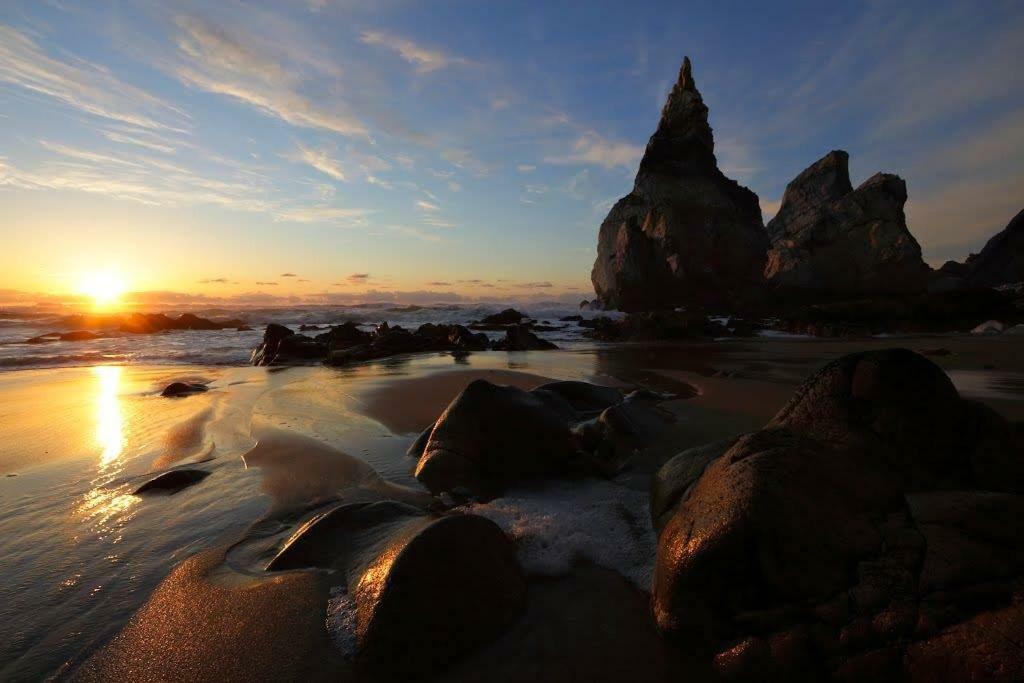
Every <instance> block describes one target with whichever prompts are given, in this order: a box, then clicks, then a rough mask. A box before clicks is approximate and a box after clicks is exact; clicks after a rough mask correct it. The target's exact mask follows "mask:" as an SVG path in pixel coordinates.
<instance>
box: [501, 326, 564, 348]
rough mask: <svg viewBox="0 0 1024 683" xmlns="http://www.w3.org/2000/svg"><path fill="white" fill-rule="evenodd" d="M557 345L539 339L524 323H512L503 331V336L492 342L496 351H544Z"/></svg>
mask: <svg viewBox="0 0 1024 683" xmlns="http://www.w3.org/2000/svg"><path fill="white" fill-rule="evenodd" d="M557 348H558V346H557V345H556V344H554V343H553V342H549V341H547V340H546V339H541V338H540V337H538V336H537V335H535V334H534V333H533V332H531V331H530V328H528V327H527V326H525V325H514V326H512V327H509V328H508V329H507V330H506V331H505V338H504V339H502V340H501V341H498V342H495V343H494V349H495V350H496V351H546V350H549V349H557Z"/></svg>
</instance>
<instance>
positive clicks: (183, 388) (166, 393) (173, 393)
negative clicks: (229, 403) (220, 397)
mask: <svg viewBox="0 0 1024 683" xmlns="http://www.w3.org/2000/svg"><path fill="white" fill-rule="evenodd" d="M208 390H209V387H207V386H206V385H205V384H200V383H199V382H171V383H170V384H168V385H167V386H166V387H164V390H163V391H161V392H160V395H161V396H163V397H164V398H176V397H179V396H190V395H192V394H201V393H203V392H204V391H208Z"/></svg>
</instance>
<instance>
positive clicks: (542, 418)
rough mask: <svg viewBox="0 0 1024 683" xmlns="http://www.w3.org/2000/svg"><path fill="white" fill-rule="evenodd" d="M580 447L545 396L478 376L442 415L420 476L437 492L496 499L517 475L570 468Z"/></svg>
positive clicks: (524, 476)
mask: <svg viewBox="0 0 1024 683" xmlns="http://www.w3.org/2000/svg"><path fill="white" fill-rule="evenodd" d="M575 453H576V448H575V446H574V444H573V440H572V434H571V433H570V431H569V425H568V423H567V420H566V419H565V417H564V416H563V415H559V414H558V413H556V412H554V411H552V410H551V408H550V407H549V405H548V404H547V403H546V402H545V401H544V400H543V399H542V398H541V397H538V396H536V395H535V394H532V393H530V392H528V391H524V390H522V389H519V388H516V387H511V386H499V385H495V384H491V383H490V382H487V381H486V380H476V381H474V382H471V383H470V384H469V386H467V387H466V388H465V389H464V390H463V391H462V393H460V394H459V395H458V396H456V397H455V399H454V400H453V401H452V403H451V404H450V405H449V406H448V407H447V408H446V409H445V411H444V413H442V414H441V417H440V418H438V420H437V423H436V424H435V426H434V428H433V431H432V432H431V434H430V437H429V439H428V440H427V443H426V446H425V448H424V450H423V454H422V455H421V456H420V460H419V463H418V464H417V466H416V478H417V479H419V480H420V482H422V483H423V484H424V485H425V486H426V487H427V488H428V489H430V491H431V492H433V493H440V492H442V491H451V490H452V489H453V488H456V487H460V488H464V489H466V490H468V491H469V492H470V493H472V495H474V496H475V497H477V498H480V499H490V498H493V497H495V496H496V495H498V494H499V493H500V492H501V491H502V490H503V489H504V488H505V487H506V486H507V485H508V484H509V483H511V482H513V481H517V480H521V479H528V478H536V477H540V476H545V475H553V474H558V473H564V472H566V471H568V470H569V469H570V464H571V462H572V460H573V458H574V456H575Z"/></svg>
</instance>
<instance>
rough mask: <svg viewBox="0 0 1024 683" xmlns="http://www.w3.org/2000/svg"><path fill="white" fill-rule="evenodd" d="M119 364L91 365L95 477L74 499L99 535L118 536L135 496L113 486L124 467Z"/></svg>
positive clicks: (125, 488) (116, 537) (123, 427)
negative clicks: (94, 384) (97, 453)
mask: <svg viewBox="0 0 1024 683" xmlns="http://www.w3.org/2000/svg"><path fill="white" fill-rule="evenodd" d="M123 370H124V369H123V368H122V367H120V366H117V365H100V366H97V367H94V368H93V369H92V372H93V374H94V375H95V376H96V378H97V379H98V380H99V387H98V389H99V391H98V392H97V394H96V432H95V439H96V444H97V445H98V446H99V448H100V460H99V467H98V468H97V475H98V476H97V477H96V478H95V479H93V480H92V482H90V484H91V489H90V490H89V491H87V492H85V494H84V495H83V496H82V499H81V500H80V501H79V503H78V509H77V511H78V514H79V515H80V516H81V517H82V518H84V519H85V520H86V521H87V522H88V523H89V525H90V528H91V529H92V530H93V531H94V532H95V533H96V534H97V536H98V537H99V538H100V539H104V538H107V537H108V536H111V535H112V536H111V537H110V538H109V540H110V541H111V542H113V543H117V542H118V541H119V540H121V534H120V530H121V528H122V527H123V526H124V524H125V523H126V522H127V521H128V520H129V519H130V518H131V516H132V514H133V513H131V512H130V510H131V508H133V507H134V506H135V504H136V503H137V502H138V498H136V497H135V496H133V495H131V494H130V492H129V490H128V488H129V487H128V486H126V485H121V486H113V487H111V482H113V481H114V480H115V479H117V478H118V477H119V476H120V475H121V473H122V472H123V470H124V463H123V462H122V459H121V455H122V454H123V453H124V450H125V443H126V438H125V418H124V413H123V409H122V406H121V396H120V392H121V379H122V373H123Z"/></svg>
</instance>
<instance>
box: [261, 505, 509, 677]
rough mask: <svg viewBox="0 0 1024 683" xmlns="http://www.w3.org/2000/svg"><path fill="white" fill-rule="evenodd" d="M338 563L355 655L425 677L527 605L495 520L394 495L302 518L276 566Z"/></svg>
mask: <svg viewBox="0 0 1024 683" xmlns="http://www.w3.org/2000/svg"><path fill="white" fill-rule="evenodd" d="M307 567H317V568H321V569H329V570H332V574H333V576H334V577H335V578H334V580H335V581H336V582H338V583H340V584H341V585H342V587H343V590H344V591H345V592H346V593H347V597H348V599H349V600H350V601H351V604H352V607H351V609H352V611H353V615H352V617H353V618H352V620H351V626H352V628H353V631H354V633H353V634H352V635H353V636H354V638H355V653H354V654H355V659H356V662H357V663H358V664H359V665H360V666H361V667H363V668H365V669H366V670H368V672H370V673H371V674H373V675H374V676H383V677H384V678H387V679H389V680H390V679H391V678H393V677H402V678H405V677H409V676H412V677H422V676H424V675H429V674H430V673H432V672H435V671H437V670H439V669H441V668H443V667H444V666H445V665H447V664H448V663H449V662H450V661H451V660H452V659H453V658H454V657H457V656H458V655H461V654H463V653H465V652H466V651H468V650H470V649H472V648H474V647H476V646H478V645H481V644H483V643H485V642H487V641H489V640H491V639H493V638H494V637H496V636H497V635H498V634H500V633H501V632H502V631H503V630H504V629H505V627H506V626H508V625H509V623H511V621H512V620H514V619H515V618H516V617H517V616H518V614H519V612H520V611H521V610H522V608H523V607H524V606H525V598H526V582H525V580H524V577H523V575H522V572H521V570H520V568H519V565H518V563H517V561H516V559H515V551H514V549H513V547H512V543H511V542H510V541H509V539H508V537H506V536H505V534H504V532H502V531H501V529H500V528H499V527H498V526H497V525H496V524H494V523H493V522H491V521H490V520H488V519H485V518H483V517H479V516H476V515H467V514H459V513H453V514H448V515H445V516H440V517H438V516H435V515H430V514H427V513H425V512H424V511H423V510H420V509H418V508H416V507H414V506H411V505H407V504H405V503H399V502H397V501H393V500H381V501H376V502H361V503H346V504H338V505H334V506H332V507H330V508H328V509H327V510H325V511H324V512H322V513H320V514H318V515H316V516H315V517H314V518H313V519H311V520H310V521H309V522H307V523H305V524H303V525H301V526H300V527H299V529H298V530H297V531H296V532H295V533H294V534H293V535H292V537H291V538H289V539H288V540H287V541H286V542H285V544H284V546H283V548H282V549H281V550H280V551H279V552H278V553H277V554H276V556H275V557H274V558H273V559H272V560H271V561H270V563H269V564H268V565H267V570H268V571H282V570H290V569H302V568H307Z"/></svg>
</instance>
